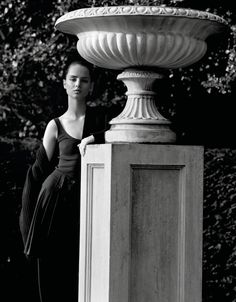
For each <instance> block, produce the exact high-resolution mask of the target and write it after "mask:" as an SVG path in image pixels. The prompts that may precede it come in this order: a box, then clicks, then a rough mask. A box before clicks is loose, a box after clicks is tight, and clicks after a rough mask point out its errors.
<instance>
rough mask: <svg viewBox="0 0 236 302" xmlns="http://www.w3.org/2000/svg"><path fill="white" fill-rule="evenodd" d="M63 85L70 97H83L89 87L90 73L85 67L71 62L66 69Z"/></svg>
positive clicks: (78, 98)
mask: <svg viewBox="0 0 236 302" xmlns="http://www.w3.org/2000/svg"><path fill="white" fill-rule="evenodd" d="M63 85H64V88H65V90H66V93H67V94H68V97H70V98H72V99H77V100H80V99H85V98H86V96H87V95H88V93H89V90H90V87H91V78H90V73H89V70H88V68H87V67H85V66H83V65H80V64H78V63H72V64H71V65H70V67H69V69H68V72H67V74H66V78H65V80H63Z"/></svg>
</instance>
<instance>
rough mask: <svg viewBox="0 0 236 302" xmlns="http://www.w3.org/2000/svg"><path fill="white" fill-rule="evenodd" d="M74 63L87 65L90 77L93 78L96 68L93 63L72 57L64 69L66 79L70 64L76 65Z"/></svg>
mask: <svg viewBox="0 0 236 302" xmlns="http://www.w3.org/2000/svg"><path fill="white" fill-rule="evenodd" d="M74 64H78V65H81V66H84V67H86V68H87V69H88V70H89V75H90V78H91V79H93V69H94V67H93V65H92V64H90V63H89V62H87V61H85V60H83V59H80V58H72V59H70V60H68V61H67V63H66V66H65V69H64V74H63V78H64V79H65V78H66V75H67V73H68V71H69V68H70V66H71V65H74Z"/></svg>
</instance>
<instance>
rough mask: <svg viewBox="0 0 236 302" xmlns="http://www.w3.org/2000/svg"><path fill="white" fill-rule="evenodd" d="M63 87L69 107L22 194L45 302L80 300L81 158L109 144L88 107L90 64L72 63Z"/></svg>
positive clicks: (49, 132) (53, 126)
mask: <svg viewBox="0 0 236 302" xmlns="http://www.w3.org/2000/svg"><path fill="white" fill-rule="evenodd" d="M63 86H64V88H65V90H66V93H67V96H68V109H67V110H66V112H65V113H64V114H63V115H61V116H60V117H58V118H55V119H52V120H51V121H50V122H49V123H48V125H47V127H46V130H45V133H44V137H43V144H42V146H41V147H40V148H39V150H38V152H37V157H36V161H35V163H34V164H33V165H32V166H31V167H30V169H29V170H28V173H27V177H26V182H25V186H24V191H23V195H22V211H21V216H20V228H21V233H22V237H23V241H24V246H25V254H26V256H27V257H28V258H35V259H37V266H38V283H39V293H40V301H41V302H49V301H50V302H53V301H66V302H74V301H76V302H77V300H78V298H77V296H78V293H77V290H78V258H79V256H78V253H79V204H80V203H79V193H80V190H79V185H80V162H81V155H82V156H83V155H84V154H85V151H86V146H87V144H91V143H103V142H104V131H100V132H96V131H93V130H98V129H97V127H98V126H97V122H98V120H97V117H96V116H93V115H91V113H90V110H89V108H87V107H86V98H87V96H88V94H89V92H90V90H91V87H92V83H91V74H90V69H89V67H88V66H87V63H85V62H82V61H72V62H71V63H70V64H69V65H68V68H67V70H66V74H65V78H64V80H63ZM89 128H93V129H89ZM57 157H58V158H59V161H58V164H57V166H56V167H55V166H54V163H55V159H57Z"/></svg>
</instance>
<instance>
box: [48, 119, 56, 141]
mask: <svg viewBox="0 0 236 302" xmlns="http://www.w3.org/2000/svg"><path fill="white" fill-rule="evenodd" d="M57 132H58V130H57V124H56V121H55V119H51V120H50V121H49V122H48V124H47V126H46V129H45V135H50V136H55V137H57Z"/></svg>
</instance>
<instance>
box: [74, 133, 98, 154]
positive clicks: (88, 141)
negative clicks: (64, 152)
mask: <svg viewBox="0 0 236 302" xmlns="http://www.w3.org/2000/svg"><path fill="white" fill-rule="evenodd" d="M94 141H95V138H94V136H93V135H90V136H87V137H85V138H83V139H82V141H81V143H80V144H79V145H78V147H79V151H80V154H81V155H82V156H84V155H85V152H86V146H87V145H88V144H92V143H94Z"/></svg>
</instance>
